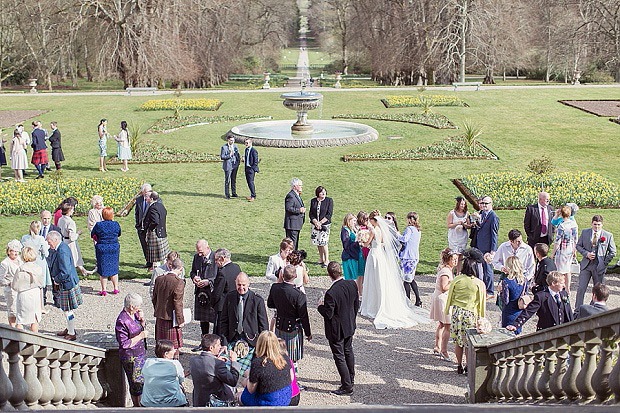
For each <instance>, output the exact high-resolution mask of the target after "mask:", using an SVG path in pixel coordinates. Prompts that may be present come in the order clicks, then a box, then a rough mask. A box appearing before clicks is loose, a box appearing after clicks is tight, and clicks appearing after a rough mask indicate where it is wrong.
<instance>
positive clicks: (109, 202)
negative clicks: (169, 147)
mask: <svg viewBox="0 0 620 413" xmlns="http://www.w3.org/2000/svg"><path fill="white" fill-rule="evenodd" d="M140 184H141V182H138V180H137V179H134V178H114V179H104V178H88V179H80V180H77V179H68V180H62V179H61V180H59V182H58V184H57V183H56V182H54V180H53V179H52V178H51V175H50V176H48V178H46V179H40V180H29V181H27V182H15V181H9V182H4V183H2V184H0V214H2V215H20V214H38V213H40V212H41V211H42V210H44V209H47V210H49V211H54V210H55V209H56V207H57V206H58V204H59V203H60V202H61V201H62V200H63V199H65V198H67V197H70V196H72V197H74V198H76V199H77V200H78V205H77V208H76V213H77V214H86V213H87V212H88V210H89V209H91V199H92V197H93V196H94V195H101V196H102V197H103V199H104V201H105V205H106V206H109V207H112V208H113V209H114V211H116V212H118V211H120V210H121V209H122V208H124V207H125V205H127V203H128V202H130V201H131V200H132V199H133V197H134V196H135V194H136V193H138V191H139V190H140Z"/></svg>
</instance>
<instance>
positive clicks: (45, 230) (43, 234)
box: [41, 227, 47, 238]
mask: <svg viewBox="0 0 620 413" xmlns="http://www.w3.org/2000/svg"><path fill="white" fill-rule="evenodd" d="M46 235H47V227H43V232H41V236H42V237H43V238H45V236H46Z"/></svg>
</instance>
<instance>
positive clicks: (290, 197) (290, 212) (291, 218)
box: [284, 178, 306, 249]
mask: <svg viewBox="0 0 620 413" xmlns="http://www.w3.org/2000/svg"><path fill="white" fill-rule="evenodd" d="M302 186H303V183H302V182H301V179H299V178H293V179H292V180H291V190H290V191H289V193H288V194H286V197H285V198H284V230H285V231H286V237H287V238H290V239H292V240H293V243H294V244H295V249H298V248H297V246H298V244H299V231H301V228H302V227H303V225H304V221H305V219H306V208H305V207H304V201H303V200H302V199H301V190H302Z"/></svg>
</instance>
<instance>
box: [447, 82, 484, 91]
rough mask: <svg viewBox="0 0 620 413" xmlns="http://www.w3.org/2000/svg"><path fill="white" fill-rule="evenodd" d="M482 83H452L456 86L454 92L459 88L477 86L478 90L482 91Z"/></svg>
mask: <svg viewBox="0 0 620 413" xmlns="http://www.w3.org/2000/svg"><path fill="white" fill-rule="evenodd" d="M481 84H482V83H480V82H454V83H452V86H454V91H455V92H456V89H457V88H458V87H459V86H476V90H480V85H481Z"/></svg>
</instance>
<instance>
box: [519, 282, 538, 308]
mask: <svg viewBox="0 0 620 413" xmlns="http://www.w3.org/2000/svg"><path fill="white" fill-rule="evenodd" d="M526 291H527V280H526V281H525V284H524V285H523V291H521V297H519V301H518V302H517V305H518V306H519V310H525V308H526V307H527V306H528V305H529V304H530V303H531V302H532V300H533V299H534V296H533V295H532V294H526Z"/></svg>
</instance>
